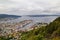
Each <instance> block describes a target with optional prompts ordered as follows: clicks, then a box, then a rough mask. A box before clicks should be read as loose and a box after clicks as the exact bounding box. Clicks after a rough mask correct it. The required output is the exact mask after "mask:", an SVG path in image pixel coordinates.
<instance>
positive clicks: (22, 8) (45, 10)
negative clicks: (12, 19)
mask: <svg viewBox="0 0 60 40" xmlns="http://www.w3.org/2000/svg"><path fill="white" fill-rule="evenodd" d="M59 13H60V0H0V14H11V15H41V14H44V15H46V14H47V15H50V14H52V15H54V14H58V15H59Z"/></svg>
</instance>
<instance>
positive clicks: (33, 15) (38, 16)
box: [26, 15, 60, 17]
mask: <svg viewBox="0 0 60 40" xmlns="http://www.w3.org/2000/svg"><path fill="white" fill-rule="evenodd" d="M26 16H28V17H46V16H60V15H26Z"/></svg>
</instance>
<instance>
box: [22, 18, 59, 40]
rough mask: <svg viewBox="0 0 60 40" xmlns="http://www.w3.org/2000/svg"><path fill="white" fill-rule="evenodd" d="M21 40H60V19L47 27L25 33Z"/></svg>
mask: <svg viewBox="0 0 60 40" xmlns="http://www.w3.org/2000/svg"><path fill="white" fill-rule="evenodd" d="M21 40H60V17H59V18H57V19H55V20H54V21H53V22H51V23H50V24H49V25H47V26H46V27H41V28H38V29H34V30H32V31H29V32H23V33H22V38H21Z"/></svg>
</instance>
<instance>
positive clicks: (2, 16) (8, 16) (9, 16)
mask: <svg viewBox="0 0 60 40" xmlns="http://www.w3.org/2000/svg"><path fill="white" fill-rule="evenodd" d="M18 17H21V16H17V15H8V14H0V18H18Z"/></svg>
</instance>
